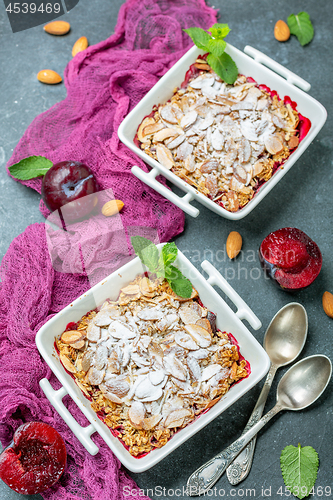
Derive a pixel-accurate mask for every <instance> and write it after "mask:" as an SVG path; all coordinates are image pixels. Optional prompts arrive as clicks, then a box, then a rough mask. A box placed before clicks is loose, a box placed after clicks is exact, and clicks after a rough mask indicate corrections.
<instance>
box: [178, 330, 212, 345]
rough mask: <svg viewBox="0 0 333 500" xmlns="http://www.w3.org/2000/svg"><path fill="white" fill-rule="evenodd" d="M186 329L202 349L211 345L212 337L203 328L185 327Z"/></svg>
mask: <svg viewBox="0 0 333 500" xmlns="http://www.w3.org/2000/svg"><path fill="white" fill-rule="evenodd" d="M184 328H185V330H186V331H187V333H188V334H189V335H191V337H192V338H193V339H194V340H195V342H196V343H197V344H198V345H199V346H200V347H209V346H210V345H211V343H212V337H211V335H210V334H209V332H208V331H207V330H206V329H205V328H202V326H199V325H185V326H184Z"/></svg>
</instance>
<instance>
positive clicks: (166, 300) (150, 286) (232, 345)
mask: <svg viewBox="0 0 333 500" xmlns="http://www.w3.org/2000/svg"><path fill="white" fill-rule="evenodd" d="M215 319H216V317H215V314H213V313H212V312H210V311H208V309H207V308H205V307H204V306H203V305H202V303H201V301H200V299H199V297H198V294H197V292H196V290H194V289H193V292H192V296H191V298H190V299H183V298H181V297H178V296H177V295H175V294H174V292H173V291H172V290H171V288H170V287H169V285H168V283H167V282H166V281H165V280H163V281H162V280H161V279H160V280H158V279H156V280H151V279H149V278H147V277H145V276H137V277H136V279H135V280H134V281H132V282H131V283H130V284H129V285H128V286H126V287H124V288H122V289H121V292H120V295H119V297H118V300H117V301H111V300H107V301H106V302H105V303H104V304H103V305H102V306H101V307H100V308H99V309H98V310H94V311H91V312H89V313H87V315H85V316H84V317H82V318H81V320H80V321H79V322H78V323H77V324H69V325H68V329H67V330H66V331H65V332H63V333H62V335H61V336H60V337H59V338H58V339H56V347H57V351H58V354H59V356H60V360H61V362H62V364H63V366H64V368H65V369H66V370H67V371H69V372H70V373H71V374H72V376H73V377H74V379H75V382H76V383H77V385H78V386H79V387H80V389H81V390H82V391H83V393H84V394H85V396H86V397H87V398H88V399H89V400H90V401H91V407H92V409H93V410H94V411H95V412H96V413H97V414H98V416H99V417H100V418H101V419H102V420H103V422H104V423H105V424H106V425H108V426H109V427H110V430H111V432H112V433H113V434H114V435H116V436H117V437H118V438H119V439H120V440H121V442H122V443H123V444H124V446H125V447H126V448H127V449H128V450H129V452H130V453H131V454H132V455H133V456H137V457H141V456H143V455H144V454H146V453H148V452H150V451H151V450H152V449H154V448H159V447H161V446H163V445H165V444H166V442H167V441H168V439H169V438H170V437H171V436H172V435H173V434H174V433H175V432H177V431H178V430H179V429H181V428H184V427H185V426H186V425H188V424H189V423H190V422H192V421H193V420H194V419H195V418H197V416H198V415H200V413H202V412H204V411H206V410H208V409H209V408H210V407H212V406H213V405H214V404H216V403H217V402H218V401H219V400H220V398H221V397H222V396H223V395H224V394H225V393H226V392H227V391H228V390H229V388H230V386H231V385H232V384H234V383H235V382H237V381H239V380H241V379H242V378H245V377H247V376H248V374H249V372H250V368H249V364H248V362H247V361H246V360H245V359H244V358H243V357H242V356H241V354H240V353H239V351H238V346H237V344H236V342H235V340H234V338H233V337H232V335H231V334H228V333H226V332H221V331H219V330H217V329H216V326H215ZM74 327H75V329H74Z"/></svg>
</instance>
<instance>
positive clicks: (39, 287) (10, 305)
mask: <svg viewBox="0 0 333 500" xmlns="http://www.w3.org/2000/svg"><path fill="white" fill-rule="evenodd" d="M215 21H216V12H215V11H214V10H213V9H211V8H209V7H207V6H206V5H205V3H204V0H128V1H127V2H126V3H125V4H124V5H123V6H122V8H121V9H120V13H119V18H118V23H117V27H116V30H115V34H114V35H112V36H111V37H110V38H108V39H107V40H105V41H103V42H101V43H99V44H97V45H95V46H92V47H89V48H88V49H87V50H86V51H84V52H83V53H79V54H78V55H77V56H76V57H75V58H74V59H73V60H72V61H71V62H70V63H69V64H68V66H67V68H66V70H65V85H66V87H67V94H68V95H67V98H66V99H65V100H64V101H63V102H60V103H58V104H56V105H55V106H53V107H52V108H51V109H50V110H48V111H47V112H45V113H43V114H41V115H40V116H38V117H37V118H36V119H35V120H34V121H33V123H32V124H31V125H30V126H29V128H28V129H27V131H26V132H25V134H24V136H23V137H22V139H21V141H20V142H19V144H18V146H17V147H16V149H15V151H14V154H13V156H12V158H11V159H10V161H9V165H12V164H13V163H16V162H18V161H19V160H21V159H22V158H25V157H28V156H31V155H42V156H46V157H47V158H49V159H50V160H51V161H52V162H54V163H56V162H58V161H63V160H65V159H70V160H77V161H82V162H84V163H86V164H87V165H89V166H90V167H91V168H92V170H93V171H94V173H95V176H96V177H97V179H98V182H99V184H100V187H101V189H102V190H112V191H105V192H104V193H112V192H113V195H114V197H115V198H116V199H121V200H122V201H123V202H124V204H125V206H124V209H123V210H122V212H121V215H120V216H118V218H116V219H115V220H114V221H111V219H113V218H112V217H111V218H108V221H107V222H106V221H104V222H103V221H102V222H101V221H100V219H99V223H96V221H95V220H94V218H92V219H91V220H88V221H84V222H82V223H78V224H75V225H73V230H72V231H71V235H70V236H71V238H70V239H68V237H67V235H66V238H65V239H64V237H63V235H61V232H60V236H59V234H55V233H54V234H52V233H51V235H49V234H48V233H47V231H46V229H45V228H46V226H45V224H33V225H31V226H29V227H28V228H27V229H26V231H25V232H24V233H23V234H21V235H20V236H18V237H17V238H16V239H15V240H14V241H13V242H12V244H11V245H10V247H9V250H8V252H7V254H6V256H5V257H4V259H3V262H2V265H1V270H0V277H1V281H2V283H1V288H0V317H1V319H0V341H1V342H0V370H1V377H0V380H1V382H0V399H1V407H0V439H1V442H2V444H3V446H7V445H8V444H9V443H10V441H11V440H12V436H13V433H14V431H15V430H16V429H17V428H18V427H19V425H21V424H22V423H24V422H27V421H31V420H36V421H44V422H46V423H48V424H50V425H52V426H53V427H55V428H56V429H57V430H58V431H59V432H60V434H61V435H62V437H63V438H64V440H65V442H66V448H67V452H68V460H67V467H66V471H65V473H64V475H63V476H62V478H61V479H60V481H59V482H58V483H57V484H55V485H54V486H53V487H52V488H50V489H48V490H47V491H45V492H44V493H42V496H43V497H44V498H45V499H48V500H51V499H52V500H54V499H61V500H93V499H98V500H110V499H122V498H125V496H124V491H123V489H124V487H125V486H127V487H128V488H129V489H135V488H137V486H136V484H135V483H134V481H133V480H132V479H131V478H130V477H129V476H128V475H127V474H126V472H125V470H124V468H123V467H122V466H121V464H120V462H119V460H118V459H117V458H116V457H115V456H114V454H113V453H112V452H111V450H110V449H109V447H108V446H107V445H106V444H105V443H104V441H103V440H102V439H101V437H100V436H99V435H98V434H96V433H95V434H94V435H93V440H94V441H95V442H96V444H97V445H98V447H99V449H100V452H99V453H98V454H97V455H96V456H91V455H90V454H89V453H88V452H87V451H86V450H85V448H84V447H83V446H82V445H81V444H80V442H79V441H78V439H77V438H76V437H75V436H74V435H73V433H72V432H71V431H70V429H69V428H68V427H67V425H66V424H65V422H64V421H63V420H62V418H61V417H60V416H59V415H58V413H57V412H56V411H55V410H54V408H53V407H52V406H51V405H50V403H49V402H48V400H47V399H46V397H45V396H44V393H43V392H42V391H41V389H40V387H39V381H40V379H42V378H44V377H47V378H48V379H49V380H50V382H51V384H52V386H53V387H54V388H55V389H58V388H59V387H60V384H59V382H58V381H57V379H56V377H55V376H54V375H53V374H52V372H51V370H50V369H49V367H48V365H47V364H46V363H45V362H44V361H43V359H41V356H40V355H39V353H38V351H37V348H36V345H35V336H36V333H37V331H38V330H39V328H40V327H41V326H42V325H43V324H44V323H45V322H46V321H47V320H48V319H50V318H51V317H52V316H53V315H54V314H55V313H57V312H58V311H60V310H61V309H62V308H64V307H65V306H66V305H68V304H69V303H70V302H71V301H73V300H74V299H75V298H77V297H78V296H80V295H81V294H82V293H84V292H85V291H87V290H88V289H89V288H90V286H91V283H92V282H93V283H95V282H96V281H98V279H100V278H103V277H104V276H105V275H107V274H108V273H109V272H111V271H112V270H114V269H115V268H117V267H119V265H120V264H121V263H123V262H125V261H126V258H127V260H128V255H129V252H130V249H129V245H128V242H129V237H130V235H131V234H135V232H138V233H140V234H142V235H146V236H148V237H149V236H151V235H157V239H158V240H160V241H167V240H170V239H171V238H172V237H174V236H176V235H177V234H179V233H180V232H181V231H182V230H183V225H184V215H183V213H182V212H181V211H180V210H179V209H178V208H176V207H175V206H174V205H172V204H171V203H169V202H168V201H166V200H165V199H164V198H163V197H161V196H160V195H159V194H157V193H156V192H154V191H153V190H151V189H150V188H148V187H147V186H145V185H144V184H142V183H141V182H140V181H139V180H138V179H136V178H135V177H134V176H133V175H132V174H131V171H130V169H131V166H132V165H134V164H137V165H139V166H140V167H141V168H143V169H144V170H147V167H146V166H145V164H144V163H143V162H142V160H140V159H139V158H137V157H136V156H135V155H134V154H133V153H132V152H131V151H129V150H128V149H127V148H126V147H125V146H124V145H123V144H122V143H120V141H119V139H118V136H117V129H118V126H119V124H120V123H121V121H122V120H123V118H124V117H125V116H126V114H127V113H128V112H129V111H130V110H131V109H132V108H133V107H134V106H135V105H136V104H137V103H138V102H139V101H140V99H141V98H142V97H143V96H144V95H145V94H146V93H147V92H148V90H149V89H150V88H151V87H152V86H153V85H154V84H155V83H156V82H157V81H158V79H159V78H160V77H161V76H162V75H163V74H164V73H165V72H166V71H167V70H168V69H169V68H170V67H171V66H172V65H173V64H174V63H175V62H176V61H177V60H178V59H179V58H180V57H181V56H182V55H183V54H184V52H185V51H186V50H187V49H188V48H189V47H190V45H191V41H190V39H189V37H188V36H187V35H186V34H185V33H184V32H183V31H182V29H183V28H188V27H191V26H201V27H202V28H208V27H209V26H211V25H212V24H214V22H215ZM23 184H25V185H26V186H29V187H32V188H33V189H35V190H37V191H38V192H41V180H40V179H33V180H30V181H25V182H23ZM40 209H41V211H42V213H43V214H44V215H45V216H47V215H49V213H48V211H47V209H46V207H45V205H44V204H43V202H41V206H40ZM103 224H104V226H103ZM101 225H102V227H101ZM78 244H79V246H78ZM78 248H79V249H80V251H78ZM106 250H107V251H106ZM110 257H111V258H110ZM83 263H84V264H83ZM83 265H84V268H83ZM87 268H89V272H87ZM64 403H65V405H66V406H67V407H68V408H69V410H70V412H71V413H72V414H73V415H74V417H75V418H76V420H77V421H78V422H79V423H80V424H81V425H83V426H86V425H87V424H88V421H87V420H86V418H85V417H84V415H83V414H82V413H81V412H80V410H79V409H78V408H77V406H76V404H75V403H74V402H73V401H72V400H71V399H70V398H69V396H66V397H65V398H64ZM152 453H153V452H152Z"/></svg>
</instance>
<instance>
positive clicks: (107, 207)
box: [102, 200, 124, 217]
mask: <svg viewBox="0 0 333 500" xmlns="http://www.w3.org/2000/svg"><path fill="white" fill-rule="evenodd" d="M123 206H124V203H123V202H122V201H121V200H111V201H108V202H107V203H105V204H104V205H103V208H102V214H103V215H105V216H106V217H111V215H115V214H117V213H118V212H120V210H121V209H122V208H123Z"/></svg>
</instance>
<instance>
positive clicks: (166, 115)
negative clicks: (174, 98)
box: [159, 104, 178, 124]
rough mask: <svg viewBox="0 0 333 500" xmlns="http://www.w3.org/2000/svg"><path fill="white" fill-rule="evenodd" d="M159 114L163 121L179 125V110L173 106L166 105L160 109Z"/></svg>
mask: <svg viewBox="0 0 333 500" xmlns="http://www.w3.org/2000/svg"><path fill="white" fill-rule="evenodd" d="M159 113H160V116H161V117H162V118H163V120H165V121H167V122H169V123H174V124H176V123H178V119H177V110H176V109H175V108H174V107H173V106H170V105H169V104H166V105H165V106H162V107H161V108H160V109H159Z"/></svg>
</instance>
